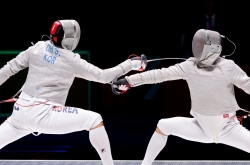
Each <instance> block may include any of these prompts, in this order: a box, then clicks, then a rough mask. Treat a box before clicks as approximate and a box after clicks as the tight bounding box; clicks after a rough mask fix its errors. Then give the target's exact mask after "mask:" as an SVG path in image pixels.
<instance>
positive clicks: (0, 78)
mask: <svg viewBox="0 0 250 165" xmlns="http://www.w3.org/2000/svg"><path fill="white" fill-rule="evenodd" d="M28 66H29V49H28V50H26V51H23V52H21V53H20V54H19V55H17V56H16V57H15V58H14V59H12V60H10V61H8V62H7V64H6V65H4V66H3V67H2V68H1V69H0V85H2V84H3V83H4V82H5V81H6V80H7V79H8V78H9V77H10V76H12V75H14V74H16V73H18V72H19V71H20V70H22V69H25V68H27V67H28Z"/></svg>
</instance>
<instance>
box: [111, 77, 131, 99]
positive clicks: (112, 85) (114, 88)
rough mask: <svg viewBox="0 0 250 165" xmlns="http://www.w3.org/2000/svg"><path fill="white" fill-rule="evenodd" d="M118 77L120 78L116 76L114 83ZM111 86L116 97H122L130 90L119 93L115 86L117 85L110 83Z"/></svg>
mask: <svg viewBox="0 0 250 165" xmlns="http://www.w3.org/2000/svg"><path fill="white" fill-rule="evenodd" d="M118 77H119V76H116V78H115V79H114V80H113V82H116V81H117V78H118ZM110 84H111V89H112V92H113V93H114V94H116V95H121V94H123V93H125V92H126V91H127V90H128V89H127V90H123V91H119V90H118V86H117V85H115V84H113V83H110ZM128 88H129V87H128Z"/></svg>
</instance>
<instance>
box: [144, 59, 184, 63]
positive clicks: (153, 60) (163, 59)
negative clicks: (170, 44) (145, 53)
mask: <svg viewBox="0 0 250 165" xmlns="http://www.w3.org/2000/svg"><path fill="white" fill-rule="evenodd" d="M169 59H173V60H187V59H186V58H157V59H152V60H147V62H152V61H159V60H169Z"/></svg>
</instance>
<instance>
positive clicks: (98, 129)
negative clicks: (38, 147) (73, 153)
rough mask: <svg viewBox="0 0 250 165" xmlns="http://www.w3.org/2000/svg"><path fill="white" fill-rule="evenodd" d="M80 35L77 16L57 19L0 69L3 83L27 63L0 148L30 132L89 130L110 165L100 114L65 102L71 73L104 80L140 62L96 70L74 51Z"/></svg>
mask: <svg viewBox="0 0 250 165" xmlns="http://www.w3.org/2000/svg"><path fill="white" fill-rule="evenodd" d="M80 34H81V29H80V26H79V24H78V22H77V21H75V20H58V21H55V22H54V23H53V24H52V26H51V29H50V39H49V40H47V41H38V42H37V43H36V44H34V45H33V46H30V47H29V48H28V49H27V50H25V51H22V52H21V53H20V54H18V55H17V56H16V57H15V58H14V59H12V60H11V61H9V62H7V64H6V65H4V66H3V67H2V68H1V69H0V85H1V84H3V83H4V82H5V81H6V80H7V79H8V78H9V77H10V76H13V75H14V74H16V73H18V72H19V71H20V70H22V69H25V68H28V75H27V78H26V81H25V83H24V85H23V87H22V89H21V90H22V92H21V94H20V96H19V98H18V100H17V101H16V102H15V104H14V108H13V113H12V115H11V116H10V117H9V118H8V119H7V120H6V121H5V122H4V123H2V124H1V126H0V149H2V148H3V147H4V146H6V145H8V144H9V143H11V142H13V141H16V140H18V139H19V138H22V137H24V136H26V135H28V134H30V133H32V134H34V135H39V134H41V133H43V134H66V133H71V132H75V131H81V130H87V131H89V138H90V142H91V144H92V145H93V147H94V148H95V149H96V151H97V152H98V154H99V156H100V158H101V160H102V162H103V164H104V165H112V164H114V163H113V160H112V154H111V149H110V143H109V138H108V135H107V133H106V130H105V128H104V124H103V119H102V117H101V115H100V114H99V113H97V112H93V111H91V110H84V109H81V108H77V107H68V106H65V102H66V98H67V95H68V92H69V89H70V87H71V85H72V83H73V81H74V79H75V77H78V78H82V79H86V80H88V81H94V82H99V83H103V84H106V83H110V82H112V80H113V79H115V77H117V76H119V75H124V74H126V73H128V72H129V71H131V70H139V69H140V65H141V61H140V58H137V57H134V58H132V59H127V60H125V61H124V62H122V63H120V64H119V65H117V66H115V67H112V68H108V69H100V68H98V67H97V66H94V65H92V64H90V63H89V62H87V61H86V60H84V59H81V57H80V55H79V54H77V53H74V52H73V50H74V49H75V48H76V47H77V45H78V42H79V39H80Z"/></svg>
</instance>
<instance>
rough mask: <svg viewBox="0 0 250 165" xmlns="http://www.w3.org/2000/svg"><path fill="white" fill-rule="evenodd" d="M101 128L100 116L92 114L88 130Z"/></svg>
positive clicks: (101, 120)
mask: <svg viewBox="0 0 250 165" xmlns="http://www.w3.org/2000/svg"><path fill="white" fill-rule="evenodd" d="M101 126H103V119H102V116H101V115H100V114H99V113H96V112H93V114H92V119H91V127H90V130H91V129H95V128H98V127H101Z"/></svg>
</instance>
